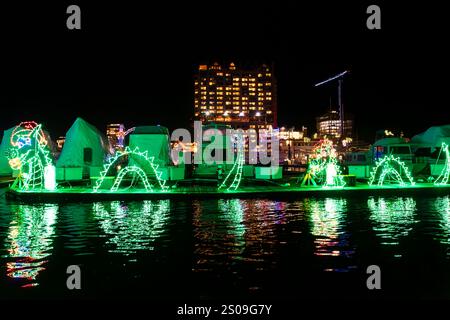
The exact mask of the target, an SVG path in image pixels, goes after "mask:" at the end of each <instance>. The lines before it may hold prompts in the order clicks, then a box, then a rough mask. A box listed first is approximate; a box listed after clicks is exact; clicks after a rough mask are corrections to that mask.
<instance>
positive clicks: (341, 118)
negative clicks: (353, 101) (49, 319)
mask: <svg viewBox="0 0 450 320" xmlns="http://www.w3.org/2000/svg"><path fill="white" fill-rule="evenodd" d="M348 73H350V71H348V70H345V71H344V72H341V73H339V74H337V75H335V76H334V77H331V78H329V79H327V80H324V81H322V82H319V83H316V84H315V85H314V87H320V86H321V85H324V84H326V83H328V82H331V81H334V80H337V81H338V104H339V121H340V134H341V139H343V138H344V104H343V103H342V85H343V82H344V76H345V75H346V74H348Z"/></svg>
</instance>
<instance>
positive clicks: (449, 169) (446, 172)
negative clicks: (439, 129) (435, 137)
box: [434, 142, 450, 185]
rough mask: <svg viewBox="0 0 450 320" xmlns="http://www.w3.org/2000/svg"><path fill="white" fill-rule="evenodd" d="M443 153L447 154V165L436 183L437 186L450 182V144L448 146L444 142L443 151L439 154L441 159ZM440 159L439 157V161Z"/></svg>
mask: <svg viewBox="0 0 450 320" xmlns="http://www.w3.org/2000/svg"><path fill="white" fill-rule="evenodd" d="M442 152H444V154H445V164H444V168H443V169H442V171H441V174H440V175H439V177H437V178H436V180H435V181H434V184H435V185H445V184H447V183H448V181H449V176H450V156H449V151H448V144H446V143H445V142H442V146H441V151H440V152H439V157H440V155H441V153H442ZM439 157H438V160H439Z"/></svg>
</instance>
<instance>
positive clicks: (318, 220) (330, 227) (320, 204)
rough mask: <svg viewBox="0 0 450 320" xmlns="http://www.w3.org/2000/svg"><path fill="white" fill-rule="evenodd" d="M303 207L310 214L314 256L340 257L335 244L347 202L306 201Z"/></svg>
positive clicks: (336, 200) (344, 200) (343, 200)
mask: <svg viewBox="0 0 450 320" xmlns="http://www.w3.org/2000/svg"><path fill="white" fill-rule="evenodd" d="M304 207H305V210H307V212H310V219H311V224H312V228H311V234H312V235H314V236H315V240H314V243H315V246H316V250H315V255H318V256H339V255H341V251H340V249H339V246H338V245H337V244H338V242H339V237H340V235H341V232H340V227H341V221H342V219H343V213H344V212H346V211H347V200H346V199H334V198H327V199H324V200H315V199H306V200H305V202H304Z"/></svg>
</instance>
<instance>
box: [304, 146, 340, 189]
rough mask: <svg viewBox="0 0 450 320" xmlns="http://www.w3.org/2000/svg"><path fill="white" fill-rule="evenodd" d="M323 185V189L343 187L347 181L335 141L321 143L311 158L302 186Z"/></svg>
mask: <svg viewBox="0 0 450 320" xmlns="http://www.w3.org/2000/svg"><path fill="white" fill-rule="evenodd" d="M317 184H322V185H323V187H343V186H344V185H345V181H344V179H343V178H342V176H341V170H340V167H339V164H338V161H337V152H336V149H335V148H334V146H333V141H331V140H328V139H324V140H322V141H320V142H319V143H318V144H317V145H316V147H315V148H314V149H313V152H312V154H311V156H310V158H309V162H308V168H307V170H306V173H305V176H304V178H303V181H302V184H301V185H302V186H305V185H314V186H316V185H317Z"/></svg>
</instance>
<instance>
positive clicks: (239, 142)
mask: <svg viewBox="0 0 450 320" xmlns="http://www.w3.org/2000/svg"><path fill="white" fill-rule="evenodd" d="M234 139H235V144H236V149H237V155H236V160H235V162H234V164H233V167H232V168H231V170H230V172H228V174H227V176H226V177H225V179H224V180H223V181H222V183H221V184H220V186H219V190H220V189H226V190H227V191H236V190H237V189H238V188H239V185H240V184H241V181H242V168H243V166H244V162H245V158H244V138H243V136H242V134H237V135H234ZM231 177H233V178H231ZM230 181H231V184H229V183H230Z"/></svg>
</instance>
